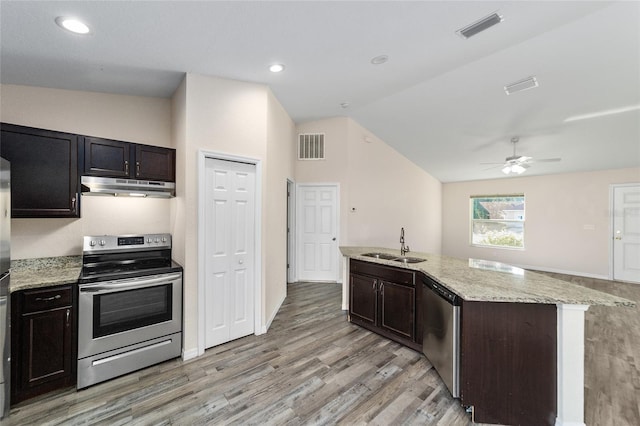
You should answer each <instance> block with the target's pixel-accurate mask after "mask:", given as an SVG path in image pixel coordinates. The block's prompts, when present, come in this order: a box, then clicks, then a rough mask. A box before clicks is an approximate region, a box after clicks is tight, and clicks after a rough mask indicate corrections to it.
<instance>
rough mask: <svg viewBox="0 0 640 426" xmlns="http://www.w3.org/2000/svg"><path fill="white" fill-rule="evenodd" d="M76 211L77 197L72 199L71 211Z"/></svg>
mask: <svg viewBox="0 0 640 426" xmlns="http://www.w3.org/2000/svg"><path fill="white" fill-rule="evenodd" d="M75 209H76V197H73V198H71V210H75Z"/></svg>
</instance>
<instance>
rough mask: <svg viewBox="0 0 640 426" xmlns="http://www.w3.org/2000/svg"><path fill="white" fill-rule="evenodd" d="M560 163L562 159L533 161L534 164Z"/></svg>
mask: <svg viewBox="0 0 640 426" xmlns="http://www.w3.org/2000/svg"><path fill="white" fill-rule="evenodd" d="M557 161H562V158H541V159H539V160H533V162H534V163H555V162H557Z"/></svg>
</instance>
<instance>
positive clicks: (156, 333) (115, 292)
mask: <svg viewBox="0 0 640 426" xmlns="http://www.w3.org/2000/svg"><path fill="white" fill-rule="evenodd" d="M181 331H182V273H180V272H179V273H172V274H163V275H153V276H146V277H138V278H131V279H126V280H114V281H105V282H98V283H92V284H82V285H80V286H79V311H78V358H85V357H88V356H91V355H96V354H99V353H103V352H106V351H110V350H113V349H117V348H123V347H125V346H129V345H134V344H137V343H140V342H144V341H146V340H151V339H154V338H157V337H161V336H166V335H169V334H173V333H179V332H181Z"/></svg>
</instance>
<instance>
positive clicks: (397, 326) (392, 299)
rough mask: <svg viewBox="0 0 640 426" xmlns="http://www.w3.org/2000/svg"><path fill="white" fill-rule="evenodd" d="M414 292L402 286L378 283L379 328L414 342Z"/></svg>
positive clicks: (383, 282)
mask: <svg viewBox="0 0 640 426" xmlns="http://www.w3.org/2000/svg"><path fill="white" fill-rule="evenodd" d="M415 314H416V290H415V287H409V286H406V285H402V284H396V283H392V282H388V281H381V282H380V327H382V328H384V329H385V330H387V331H390V332H392V333H395V334H397V335H400V336H402V337H405V338H407V339H409V340H414V337H415Z"/></svg>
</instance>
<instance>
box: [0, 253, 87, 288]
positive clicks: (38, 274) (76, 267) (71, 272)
mask: <svg viewBox="0 0 640 426" xmlns="http://www.w3.org/2000/svg"><path fill="white" fill-rule="evenodd" d="M81 269H82V256H61V257H43V258H38V259H18V260H13V261H11V284H10V288H9V290H10V291H11V292H14V291H19V290H27V289H30V288H38V287H50V286H55V285H62V284H74V283H76V282H77V281H78V277H79V276H80V270H81Z"/></svg>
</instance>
